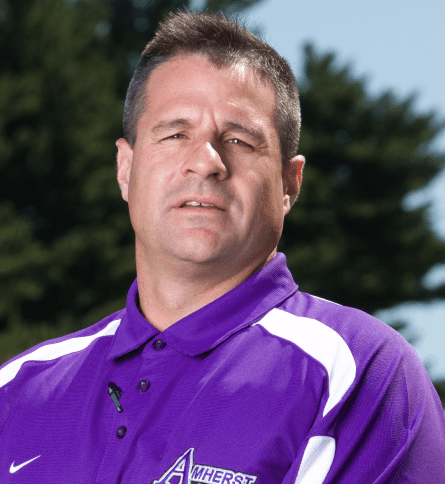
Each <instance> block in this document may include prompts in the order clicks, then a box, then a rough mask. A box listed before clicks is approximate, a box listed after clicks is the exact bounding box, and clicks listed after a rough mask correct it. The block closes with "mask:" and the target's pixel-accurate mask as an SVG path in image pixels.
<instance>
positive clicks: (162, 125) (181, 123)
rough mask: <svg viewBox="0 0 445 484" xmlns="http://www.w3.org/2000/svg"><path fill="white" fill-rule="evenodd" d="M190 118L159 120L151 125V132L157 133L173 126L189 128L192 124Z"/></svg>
mask: <svg viewBox="0 0 445 484" xmlns="http://www.w3.org/2000/svg"><path fill="white" fill-rule="evenodd" d="M192 124H193V123H192V121H191V119H188V118H177V119H172V120H170V121H160V122H159V123H158V124H156V125H155V126H153V128H152V129H151V132H152V133H159V132H162V131H167V130H169V129H173V128H189V127H190V126H192Z"/></svg>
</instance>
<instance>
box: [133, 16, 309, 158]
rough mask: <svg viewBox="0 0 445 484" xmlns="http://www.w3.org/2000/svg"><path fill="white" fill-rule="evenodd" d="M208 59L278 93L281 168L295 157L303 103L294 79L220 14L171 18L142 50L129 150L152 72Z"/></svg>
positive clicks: (278, 59) (272, 52)
mask: <svg viewBox="0 0 445 484" xmlns="http://www.w3.org/2000/svg"><path fill="white" fill-rule="evenodd" d="M178 54H181V55H184V54H192V55H193V54H194V55H196V54H197V55H201V56H205V57H206V58H207V59H208V60H209V62H210V63H211V64H212V65H214V66H215V67H218V68H221V67H228V66H230V65H242V66H245V67H249V68H251V69H253V70H255V71H256V72H257V73H258V74H259V76H260V77H261V79H262V80H263V81H264V82H266V83H267V82H270V83H271V84H272V86H273V89H274V92H275V99H276V106H275V111H274V125H275V127H276V129H277V132H278V134H279V138H280V149H281V156H282V161H283V163H286V162H287V161H288V160H289V159H290V158H292V156H294V155H296V154H297V150H298V142H299V136H300V104H299V99H298V89H297V84H296V81H295V77H294V75H293V73H292V71H291V69H290V67H289V65H288V64H287V62H286V61H285V60H284V59H283V58H282V57H280V56H279V55H278V53H277V52H276V51H275V50H274V49H272V47H270V46H269V45H267V44H266V43H265V42H263V41H262V40H260V39H258V38H257V37H255V36H254V35H253V34H251V33H250V32H248V31H247V30H246V29H244V28H242V27H240V26H239V25H238V24H237V23H236V22H232V21H230V20H229V19H227V18H226V17H224V16H222V15H211V14H205V13H185V12H181V13H177V14H172V13H171V14H170V15H169V16H168V17H167V19H166V20H165V22H164V23H162V24H161V25H160V26H159V28H158V30H157V31H156V34H155V36H154V38H153V40H152V41H151V42H149V43H148V45H147V46H146V48H145V49H144V51H143V53H142V55H141V57H140V59H139V63H138V66H137V69H136V71H135V73H134V75H133V78H132V80H131V83H130V86H129V88H128V92H127V98H126V101H125V108H124V137H125V139H126V140H127V142H128V143H129V145H130V146H131V147H133V146H134V143H135V141H136V136H137V124H138V120H139V118H140V116H141V113H142V112H143V110H144V107H145V106H146V103H147V101H149V100H148V99H146V90H145V87H146V84H147V80H148V78H149V76H150V74H151V72H152V71H153V69H154V68H156V67H157V66H159V65H160V64H162V63H163V62H166V61H167V60H169V59H171V58H172V57H174V56H175V55H178Z"/></svg>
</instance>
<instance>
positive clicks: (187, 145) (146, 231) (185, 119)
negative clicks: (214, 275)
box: [117, 56, 304, 267]
mask: <svg viewBox="0 0 445 484" xmlns="http://www.w3.org/2000/svg"><path fill="white" fill-rule="evenodd" d="M146 89H147V91H146V93H147V98H146V106H145V111H144V112H143V113H142V115H141V117H140V119H139V122H138V125H137V138H136V143H135V146H134V149H133V150H132V149H131V148H130V146H129V145H128V144H127V143H126V141H125V140H123V139H121V140H119V141H118V142H117V146H118V181H119V185H120V187H121V191H122V196H123V198H124V199H125V200H126V201H127V202H128V205H129V211H130V218H131V222H132V225H133V228H134V231H135V234H136V250H137V251H140V253H141V254H142V257H144V259H146V260H147V261H148V260H152V261H160V260H162V259H163V258H169V260H172V258H173V259H175V260H177V261H178V262H179V261H189V262H190V263H194V264H197V263H198V264H202V263H213V264H215V263H216V264H218V263H220V262H221V263H224V264H232V265H233V264H238V265H239V267H243V266H244V265H246V264H251V263H252V261H253V260H258V261H260V260H262V258H267V256H268V255H269V254H271V253H272V252H273V250H274V249H275V247H276V245H277V243H278V240H279V238H280V236H281V232H282V226H283V218H284V215H285V214H286V213H287V212H288V211H289V209H290V206H291V203H292V202H293V200H294V199H295V197H296V194H297V192H298V188H299V183H300V181H301V170H302V166H303V163H304V161H303V160H304V159H303V158H302V157H296V160H293V163H290V169H289V170H288V171H289V173H287V172H286V173H285V174H284V175H285V178H284V180H285V186H286V188H289V187H290V190H288V193H290V199H289V195H286V194H285V193H284V190H283V181H282V180H283V178H282V163H281V155H280V146H279V137H278V134H277V132H276V129H275V127H274V125H273V118H272V114H273V111H274V107H275V96H274V92H273V89H272V87H270V86H268V85H265V84H264V83H263V82H262V81H261V80H260V79H259V78H258V77H257V75H256V74H254V72H253V71H252V70H250V69H248V68H243V67H241V66H234V67H230V68H222V69H217V68H215V67H213V66H212V65H211V64H210V63H209V62H208V61H207V60H206V59H205V58H204V57H200V56H184V57H179V56H177V57H174V58H173V59H170V60H169V61H167V62H165V63H164V64H162V65H160V66H158V67H157V68H156V69H155V70H154V71H153V72H152V74H151V76H150V78H149V80H148V82H147V86H146ZM297 165H298V166H297ZM292 167H293V168H292ZM185 202H202V203H206V204H211V205H210V206H203V205H199V206H194V205H196V204H191V205H185Z"/></svg>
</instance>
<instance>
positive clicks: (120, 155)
mask: <svg viewBox="0 0 445 484" xmlns="http://www.w3.org/2000/svg"><path fill="white" fill-rule="evenodd" d="M116 146H117V182H118V183H119V187H120V189H121V194H122V198H123V199H124V200H125V201H126V202H128V185H129V182H130V172H131V165H132V163H133V150H132V149H131V147H130V145H129V144H128V143H127V141H126V140H125V139H124V138H120V139H118V140H117V141H116Z"/></svg>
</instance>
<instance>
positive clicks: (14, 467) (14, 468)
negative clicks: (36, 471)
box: [9, 455, 40, 474]
mask: <svg viewBox="0 0 445 484" xmlns="http://www.w3.org/2000/svg"><path fill="white" fill-rule="evenodd" d="M39 457H40V455H38V456H37V457H34V459H30V460H28V461H26V462H23V464H20V465H19V466H14V462H15V461H14V462H13V463H12V464H11V467H10V468H9V472H10V474H14V472H17V471H18V470H20V469H21V468H22V467H25V466H26V465H28V464H29V463H30V462H32V461H33V460H36V459H38V458H39Z"/></svg>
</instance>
